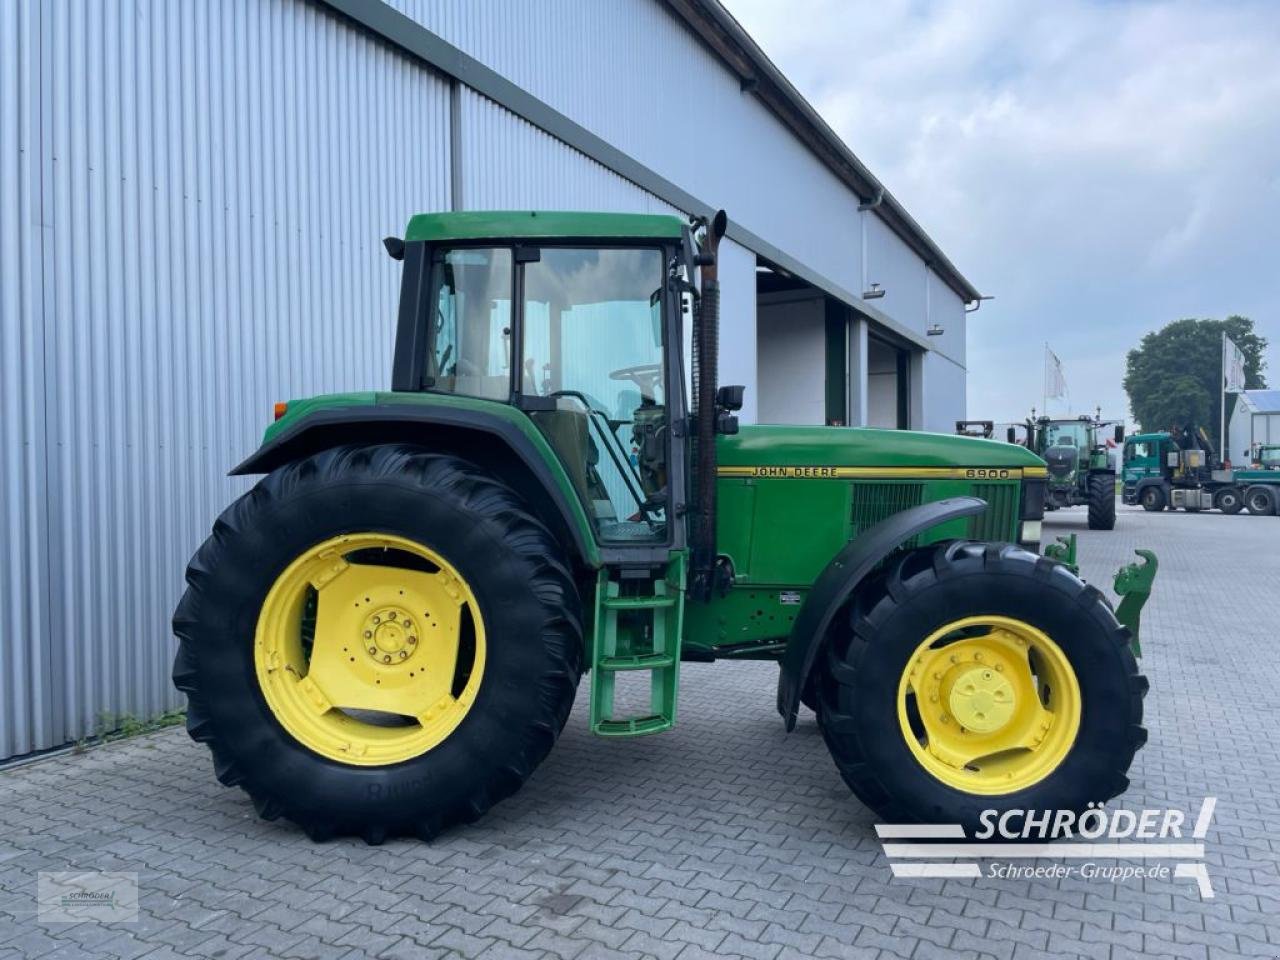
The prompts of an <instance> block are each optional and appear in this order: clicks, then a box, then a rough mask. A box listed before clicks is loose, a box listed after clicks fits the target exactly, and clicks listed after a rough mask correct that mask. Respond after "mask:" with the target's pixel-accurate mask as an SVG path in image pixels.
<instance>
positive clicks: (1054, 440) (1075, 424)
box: [1009, 411, 1124, 530]
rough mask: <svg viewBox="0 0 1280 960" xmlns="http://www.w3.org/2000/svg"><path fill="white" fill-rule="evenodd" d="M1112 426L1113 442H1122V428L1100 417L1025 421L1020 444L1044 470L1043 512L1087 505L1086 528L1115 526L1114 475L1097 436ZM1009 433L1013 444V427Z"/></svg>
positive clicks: (1102, 440)
mask: <svg viewBox="0 0 1280 960" xmlns="http://www.w3.org/2000/svg"><path fill="white" fill-rule="evenodd" d="M1033 412H1034V411H1033ZM1113 425H1114V427H1115V429H1114V434H1113V441H1114V443H1115V444H1122V443H1124V426H1123V425H1122V424H1118V423H1115V421H1111V420H1103V419H1102V418H1101V417H1100V416H1097V417H1090V416H1087V415H1082V416H1079V417H1076V418H1075V419H1070V418H1068V419H1060V420H1055V419H1052V418H1050V417H1038V418H1037V417H1032V418H1031V419H1029V420H1028V421H1027V423H1026V440H1025V443H1026V445H1027V447H1028V448H1029V449H1031V450H1032V451H1034V452H1035V453H1037V454H1038V455H1039V456H1041V457H1043V458H1044V461H1045V463H1046V464H1048V467H1049V482H1048V484H1047V485H1046V486H1045V499H1044V505H1045V509H1046V510H1057V509H1059V508H1060V507H1077V506H1087V507H1088V508H1089V529H1090V530H1112V529H1114V528H1115V525H1116V472H1115V469H1114V468H1113V467H1112V466H1111V461H1110V459H1109V457H1108V455H1107V444H1106V439H1105V437H1104V436H1103V434H1104V432H1105V428H1106V427H1108V426H1113ZM1009 435H1010V436H1009V441H1010V442H1011V443H1012V442H1016V433H1015V430H1014V428H1012V427H1010V428H1009Z"/></svg>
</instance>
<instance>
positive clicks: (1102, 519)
mask: <svg viewBox="0 0 1280 960" xmlns="http://www.w3.org/2000/svg"><path fill="white" fill-rule="evenodd" d="M1115 525H1116V480H1115V477H1114V476H1113V475H1111V474H1109V473H1100V474H1095V475H1093V476H1091V477H1090V478H1089V529H1090V530H1113V529H1115Z"/></svg>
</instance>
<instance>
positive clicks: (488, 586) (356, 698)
mask: <svg viewBox="0 0 1280 960" xmlns="http://www.w3.org/2000/svg"><path fill="white" fill-rule="evenodd" d="M187 584H188V586H187V592H186V594H185V595H184V596H183V598H182V602H181V603H180V604H179V606H178V610H177V612H176V613H175V614H174V620H173V626H174V631H175V632H176V633H177V635H178V638H179V640H180V644H179V647H178V655H177V659H176V661H175V663H174V669H173V679H174V683H175V684H176V685H177V687H178V689H179V690H181V691H182V692H184V693H185V694H186V695H187V698H188V708H187V730H188V732H189V733H190V734H191V736H192V738H193V739H195V740H198V741H201V742H204V743H207V744H208V745H209V747H210V748H211V750H212V752H213V763H214V770H215V772H216V773H217V776H218V779H219V780H221V781H222V783H223V784H225V785H228V786H233V785H236V786H241V787H243V788H244V789H245V790H246V791H247V792H248V793H249V795H250V796H251V797H252V798H253V801H254V803H255V805H256V807H257V809H258V812H259V814H260V815H262V816H263V817H264V818H266V819H274V818H275V817H278V816H284V817H286V818H287V819H290V820H293V821H294V822H296V823H298V824H299V825H301V826H302V827H303V828H304V829H305V830H306V831H307V832H308V833H309V834H310V835H311V836H312V837H313V838H316V839H323V838H326V837H330V836H333V835H335V834H354V835H357V836H361V837H363V838H364V839H365V840H367V841H368V842H370V843H378V842H381V841H382V840H383V839H385V838H386V837H388V836H395V835H399V834H413V835H417V836H419V837H423V838H429V837H431V836H433V835H434V834H436V833H438V832H439V831H440V830H443V829H445V828H447V827H449V826H451V825H452V824H455V823H459V822H465V821H470V820H474V819H476V818H477V817H479V816H480V815H481V814H482V813H484V812H485V811H486V810H487V809H488V808H489V807H490V806H492V805H493V804H494V803H496V802H497V801H499V800H501V799H502V798H503V797H505V796H507V795H509V794H511V793H512V792H514V791H515V790H516V789H517V788H518V787H519V786H520V785H521V783H522V782H523V781H524V779H525V778H526V777H527V776H528V775H529V774H530V773H531V772H532V771H533V768H534V767H535V766H537V764H538V763H539V762H540V761H541V760H542V758H543V757H544V756H546V754H547V751H548V750H549V749H550V748H551V745H552V744H553V743H554V741H555V739H556V737H557V735H558V734H559V733H560V730H561V728H562V727H563V726H564V723H565V720H566V718H567V717H568V715H569V710H570V708H571V706H572V704H573V699H574V692H575V690H576V687H577V682H578V676H579V673H580V658H581V650H582V639H581V637H582V634H581V626H580V614H579V608H580V603H579V600H578V595H577V591H576V589H575V587H574V584H573V580H572V579H571V577H570V575H569V572H568V570H567V568H566V566H565V564H564V562H563V560H562V559H561V557H560V549H559V546H558V545H557V543H556V542H555V541H554V539H553V538H552V537H551V535H550V534H549V533H548V532H547V530H546V528H545V527H544V526H543V525H542V524H541V523H540V522H539V521H538V520H537V519H536V518H535V517H534V516H533V515H532V514H530V513H529V512H528V510H527V509H526V508H525V506H524V505H523V503H522V502H521V501H520V500H519V499H518V498H517V497H516V495H515V494H514V493H513V492H512V491H511V490H510V489H509V488H507V487H505V486H503V485H502V484H500V483H498V482H497V481H495V480H493V479H491V478H489V477H486V476H484V475H483V474H482V473H480V472H479V471H478V470H477V469H476V468H475V467H473V466H472V465H470V464H468V463H466V462H465V461H462V460H459V459H457V458H455V457H451V456H442V455H436V454H431V453H427V452H424V451H422V450H418V449H415V448H412V447H405V446H397V445H385V446H368V447H343V448H337V449H334V450H329V451H325V452H324V453H320V454H317V455H315V456H313V457H309V458H307V459H304V460H300V461H298V462H295V463H292V464H289V465H287V466H284V467H281V468H280V469H278V470H276V471H274V472H273V473H271V474H269V475H268V476H266V477H265V478H263V480H262V481H261V482H260V483H259V484H258V485H257V486H256V487H254V488H253V489H252V490H251V491H249V493H247V494H245V496H243V497H241V498H240V499H239V500H237V501H236V502H235V503H234V504H232V505H231V506H230V507H229V508H228V509H227V510H226V511H225V512H224V513H223V514H222V516H221V517H219V518H218V521H217V522H216V523H215V525H214V529H213V534H212V535H211V536H210V537H209V539H208V540H207V541H205V543H204V545H203V546H202V547H201V548H200V549H199V551H197V553H196V555H195V557H193V558H192V560H191V564H190V566H189V567H188V569H187Z"/></svg>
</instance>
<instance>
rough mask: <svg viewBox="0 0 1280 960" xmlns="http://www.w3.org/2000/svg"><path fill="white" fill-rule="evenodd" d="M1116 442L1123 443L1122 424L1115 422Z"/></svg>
mask: <svg viewBox="0 0 1280 960" xmlns="http://www.w3.org/2000/svg"><path fill="white" fill-rule="evenodd" d="M1116 443H1124V424H1123V423H1117V424H1116Z"/></svg>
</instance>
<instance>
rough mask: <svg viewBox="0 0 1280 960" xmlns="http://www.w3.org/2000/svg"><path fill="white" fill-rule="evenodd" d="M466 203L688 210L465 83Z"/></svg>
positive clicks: (462, 97)
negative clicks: (576, 148) (573, 147)
mask: <svg viewBox="0 0 1280 960" xmlns="http://www.w3.org/2000/svg"><path fill="white" fill-rule="evenodd" d="M459 106H460V108H461V131H462V134H461V137H460V139H461V141H462V143H461V152H460V156H459V160H460V164H459V166H460V168H461V169H460V171H459V173H460V174H461V181H462V196H461V206H462V207H463V209H467V210H506V209H511V208H516V209H523V208H529V209H535V210H536V209H569V210H601V211H615V212H622V213H670V214H675V215H676V216H683V214H682V213H681V212H680V211H679V210H677V209H676V208H675V207H672V206H671V205H670V204H667V203H665V202H663V201H662V200H660V199H658V198H657V197H655V196H654V195H653V194H651V193H648V192H646V191H644V190H642V189H640V188H639V187H637V186H636V185H635V184H633V183H631V182H630V181H629V180H626V179H624V178H623V177H620V176H618V174H616V173H614V172H613V171H612V170H609V169H608V168H607V167H604V166H601V165H600V164H599V163H597V162H596V161H594V160H592V159H591V158H590V157H587V156H584V155H583V154H581V153H579V152H578V151H576V150H573V149H571V148H569V147H567V146H565V144H563V143H561V142H560V141H559V140H556V139H555V138H554V137H552V136H550V135H549V134H547V133H546V132H545V131H543V130H540V129H538V128H537V127H535V126H534V125H533V124H531V123H528V122H527V121H525V120H523V119H521V118H520V117H518V116H516V115H515V114H514V113H512V112H511V111H509V110H507V109H506V108H504V107H502V106H500V105H499V104H496V103H494V102H493V101H492V100H489V99H488V98H487V97H483V96H481V95H480V94H478V93H476V92H475V91H474V90H471V89H469V88H467V87H463V88H462V89H461V90H460V102H459Z"/></svg>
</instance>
